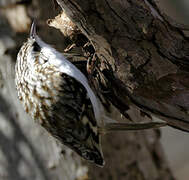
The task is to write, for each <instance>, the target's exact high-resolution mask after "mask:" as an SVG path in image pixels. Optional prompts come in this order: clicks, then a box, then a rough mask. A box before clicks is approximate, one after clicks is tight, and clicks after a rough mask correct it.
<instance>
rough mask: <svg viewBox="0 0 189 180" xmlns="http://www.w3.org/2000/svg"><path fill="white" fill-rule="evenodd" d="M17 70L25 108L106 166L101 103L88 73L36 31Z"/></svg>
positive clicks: (20, 55)
mask: <svg viewBox="0 0 189 180" xmlns="http://www.w3.org/2000/svg"><path fill="white" fill-rule="evenodd" d="M31 31H35V27H34V25H33V28H32V30H31ZM15 71H16V79H15V81H16V89H17V91H18V97H19V99H20V100H21V101H22V103H23V105H24V109H25V111H26V112H27V113H29V114H30V115H31V116H32V118H33V119H35V120H36V121H38V122H39V123H40V124H41V125H42V126H43V127H44V128H45V129H46V130H48V131H49V132H50V133H51V134H52V135H53V136H54V137H56V138H57V139H58V140H59V141H60V142H61V143H63V144H65V145H67V146H68V147H70V148H71V149H73V150H74V151H76V152H77V153H78V154H79V155H80V156H82V157H83V158H85V159H87V160H89V161H92V162H94V163H96V164H98V165H100V166H102V165H103V164H104V160H103V155H102V150H101V145H100V136H99V132H98V125H97V121H96V120H99V119H101V117H100V116H101V113H100V104H99V103H98V100H97V99H96V97H95V95H94V93H93V91H92V90H91V88H90V87H89V85H88V82H87V79H86V78H85V76H84V75H83V74H82V73H81V72H80V71H79V70H78V69H77V68H76V67H75V66H74V65H73V64H71V63H70V62H69V61H67V60H66V59H65V58H64V57H63V56H62V55H61V54H60V53H58V52H57V51H56V50H55V49H53V48H51V47H50V46H49V45H47V44H45V43H44V42H42V40H41V39H40V38H39V37H38V36H37V35H36V34H35V32H32V33H31V35H30V38H29V39H28V41H27V42H26V43H24V45H23V46H22V47H21V49H20V51H19V53H18V56H17V63H16V67H15Z"/></svg>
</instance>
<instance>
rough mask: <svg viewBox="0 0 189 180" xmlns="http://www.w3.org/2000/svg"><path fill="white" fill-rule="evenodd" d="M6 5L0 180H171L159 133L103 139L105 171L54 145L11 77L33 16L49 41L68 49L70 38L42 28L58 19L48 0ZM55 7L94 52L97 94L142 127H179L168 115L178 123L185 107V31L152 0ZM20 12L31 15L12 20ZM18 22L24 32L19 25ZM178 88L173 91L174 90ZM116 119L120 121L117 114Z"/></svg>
mask: <svg viewBox="0 0 189 180" xmlns="http://www.w3.org/2000/svg"><path fill="white" fill-rule="evenodd" d="M8 2H9V1H3V0H0V6H2V7H3V10H2V8H1V9H0V10H2V11H0V22H1V23H0V34H1V36H0V54H1V56H0V64H1V65H0V88H1V91H0V100H1V104H0V115H1V116H0V118H1V121H2V123H0V127H1V130H2V131H1V139H0V147H1V154H2V156H0V160H1V162H2V163H0V177H3V179H5V180H9V179H16V180H17V179H18V180H21V179H28V180H29V179H32V180H34V179H40V180H41V179H44V180H46V179H65V180H75V179H80V180H81V179H87V177H89V179H92V180H95V179H101V180H103V179H112V180H117V179H119V180H122V179H124V180H125V179H127V180H133V179H134V180H157V179H161V180H164V179H165V180H171V179H174V178H173V176H172V174H171V172H170V170H169V168H168V165H167V162H166V158H165V157H164V153H163V150H162V147H161V144H160V142H159V138H160V131H159V130H147V131H140V132H139V131H138V132H120V133H112V134H108V135H107V136H105V137H103V141H102V147H103V152H104V157H105V161H106V165H105V167H104V168H103V169H101V168H98V167H95V166H94V165H91V164H88V163H85V162H83V161H81V159H80V157H78V156H77V155H76V154H75V153H73V152H72V151H71V150H69V149H67V148H66V147H62V146H61V147H60V146H59V145H57V143H56V142H55V140H54V139H52V138H50V136H49V134H47V133H46V132H45V131H44V130H43V129H42V128H41V127H39V125H36V124H34V122H33V121H32V120H31V119H30V118H29V117H28V116H27V115H25V113H24V112H23V109H22V107H21V106H20V103H19V102H18V100H17V95H16V92H15V88H14V73H12V72H13V71H14V63H15V59H16V54H17V52H18V49H19V47H20V45H21V44H22V43H23V42H24V41H25V40H26V38H27V36H26V34H24V33H23V32H27V35H28V27H29V24H30V23H31V19H30V18H29V17H28V14H29V16H30V17H35V18H37V19H40V20H37V22H38V29H39V30H38V32H39V35H40V36H42V39H43V40H44V41H46V42H49V43H51V44H55V45H56V48H58V49H59V50H63V49H64V48H65V43H64V41H65V39H64V37H63V36H62V34H60V32H58V31H53V30H52V29H51V30H50V29H49V28H48V27H45V23H44V20H46V19H48V18H53V17H54V16H55V13H56V11H52V8H53V4H52V3H50V1H47V2H46V3H45V4H44V1H42V0H39V1H37V0H33V1H32V4H30V5H27V8H26V7H25V5H12V4H14V1H11V2H10V3H11V5H10V4H8ZM15 2H16V1H15ZM28 2H29V1H28ZM57 2H58V3H59V5H60V6H61V8H62V9H63V10H64V11H65V12H66V14H67V15H68V16H69V17H70V18H71V19H72V21H73V22H74V23H75V24H76V25H77V27H78V28H79V30H81V32H82V33H83V34H84V35H85V37H87V39H88V40H89V41H90V43H91V45H92V47H93V48H94V50H95V54H94V56H93V58H94V60H95V61H96V63H95V66H93V67H92V69H93V70H94V72H95V73H96V74H97V75H96V76H94V74H93V73H91V74H90V77H91V81H92V83H91V85H94V84H96V85H97V86H94V87H93V88H94V89H96V91H97V93H98V94H99V95H100V96H101V95H102V96H103V98H104V99H105V100H106V101H109V102H110V103H112V104H113V105H114V106H115V107H116V108H117V109H118V110H119V111H120V112H121V113H122V114H123V115H124V116H125V117H126V118H127V119H130V120H133V121H136V122H139V121H143V120H146V119H147V118H149V117H150V116H151V115H155V116H158V117H161V118H162V119H164V120H166V121H167V122H168V123H169V124H170V125H173V126H176V125H177V124H178V122H177V121H176V122H175V121H171V120H170V119H171V118H168V119H167V116H168V117H170V116H171V117H172V113H171V112H172V111H171V110H172V109H174V108H176V110H177V112H176V113H175V114H173V116H174V117H173V118H175V117H177V116H178V118H177V119H179V117H180V116H179V115H180V114H181V113H184V112H185V111H187V108H188V107H187V103H185V101H184V102H183V98H182V96H181V95H182V94H183V93H184V95H187V93H188V91H187V76H188V75H187V70H188V62H187V60H188V58H189V56H188V53H187V52H188V47H189V43H188V39H187V38H186V37H185V35H184V34H183V33H182V31H181V30H180V29H179V27H181V25H179V24H176V23H174V22H173V21H172V20H170V19H169V18H168V17H167V16H165V15H164V14H163V13H161V10H160V9H159V8H158V6H157V5H156V3H155V2H156V1H155V0H154V1H149V2H148V1H147V0H146V1H141V0H132V1H131V0H124V1H121V0H116V1H115V0H111V1H109V0H96V1H86V0H80V1H75V0H57ZM6 3H7V4H6ZM5 6H6V8H5ZM20 11H21V12H22V13H24V12H27V13H26V14H25V16H26V17H27V18H26V20H23V19H22V20H20V21H19V20H18V19H19V17H20V16H19V17H18V16H17V15H15V16H14V13H13V12H17V13H18V12H20ZM21 12H20V14H21ZM51 12H52V13H51ZM53 12H54V13H53ZM14 18H15V19H17V20H18V21H16V22H22V24H25V26H23V27H21V26H19V25H18V23H17V24H16V25H15V24H14V22H15V19H14ZM23 21H24V22H25V23H24V22H23ZM14 25H15V26H14ZM18 27H20V29H19V28H18ZM182 27H184V28H187V27H185V26H182ZM15 28H16V29H15ZM17 28H18V29H17ZM18 32H19V33H18ZM21 32H22V33H21ZM96 77H97V78H96ZM181 79H182V80H183V81H182V82H180V80H181ZM173 85H174V87H175V88H176V91H172V86H173ZM170 86H171V88H170ZM181 87H182V88H181ZM99 89H100V90H101V91H100V92H99ZM185 97H187V96H185ZM176 103H177V106H175V104H176ZM165 104H166V105H167V104H168V105H169V106H168V107H169V108H167V106H165ZM162 105H163V106H162ZM165 107H166V108H167V109H165ZM177 108H180V109H179V110H178V109H177ZM174 110H175V109H174ZM180 111H181V112H180ZM184 115H185V114H184ZM184 115H183V118H185V116H184ZM116 117H117V119H120V115H119V113H118V112H116ZM178 121H179V120H178ZM62 148H63V150H62ZM61 152H63V154H61Z"/></svg>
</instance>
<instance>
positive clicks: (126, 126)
mask: <svg viewBox="0 0 189 180" xmlns="http://www.w3.org/2000/svg"><path fill="white" fill-rule="evenodd" d="M166 125H167V123H166V122H149V123H107V124H105V125H104V127H100V128H99V133H100V134H106V133H108V132H113V131H136V130H145V129H157V128H160V127H164V126H166Z"/></svg>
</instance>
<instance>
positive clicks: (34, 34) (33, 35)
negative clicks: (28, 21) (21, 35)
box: [30, 20, 36, 39]
mask: <svg viewBox="0 0 189 180" xmlns="http://www.w3.org/2000/svg"><path fill="white" fill-rule="evenodd" d="M35 37H36V21H35V20H33V22H32V25H31V29H30V38H32V39H35Z"/></svg>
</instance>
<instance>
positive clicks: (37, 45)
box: [33, 41, 41, 52]
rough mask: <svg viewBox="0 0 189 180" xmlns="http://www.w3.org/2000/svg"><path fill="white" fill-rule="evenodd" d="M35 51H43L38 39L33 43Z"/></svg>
mask: <svg viewBox="0 0 189 180" xmlns="http://www.w3.org/2000/svg"><path fill="white" fill-rule="evenodd" d="M33 51H35V52H40V51H41V47H40V46H39V44H37V42H36V41H35V42H34V43H33Z"/></svg>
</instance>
